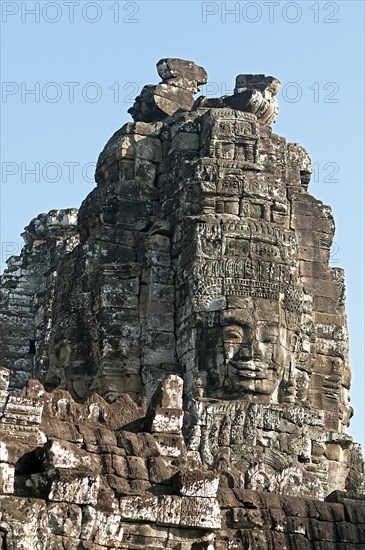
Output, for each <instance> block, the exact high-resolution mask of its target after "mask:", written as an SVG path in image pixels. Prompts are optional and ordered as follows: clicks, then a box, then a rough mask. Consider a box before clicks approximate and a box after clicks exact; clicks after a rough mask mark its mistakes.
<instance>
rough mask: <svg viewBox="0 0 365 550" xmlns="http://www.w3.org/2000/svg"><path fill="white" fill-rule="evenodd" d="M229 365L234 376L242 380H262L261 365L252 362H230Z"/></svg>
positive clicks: (263, 376) (263, 375)
mask: <svg viewBox="0 0 365 550" xmlns="http://www.w3.org/2000/svg"><path fill="white" fill-rule="evenodd" d="M230 365H231V367H232V368H233V370H234V371H235V374H236V376H238V378H241V379H243V380H252V379H263V378H265V374H263V369H262V365H261V364H260V363H255V362H254V361H247V362H244V361H230Z"/></svg>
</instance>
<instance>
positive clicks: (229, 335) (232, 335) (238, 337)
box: [224, 328, 243, 343]
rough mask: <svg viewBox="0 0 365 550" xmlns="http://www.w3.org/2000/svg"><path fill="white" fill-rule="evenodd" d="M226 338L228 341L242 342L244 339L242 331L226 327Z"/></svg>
mask: <svg viewBox="0 0 365 550" xmlns="http://www.w3.org/2000/svg"><path fill="white" fill-rule="evenodd" d="M224 339H225V340H226V341H227V342H238V343H241V342H242V339H243V334H242V331H241V330H239V329H234V328H226V329H225V331H224Z"/></svg>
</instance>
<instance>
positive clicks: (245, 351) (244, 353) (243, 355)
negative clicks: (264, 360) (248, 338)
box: [237, 342, 253, 361]
mask: <svg viewBox="0 0 365 550" xmlns="http://www.w3.org/2000/svg"><path fill="white" fill-rule="evenodd" d="M237 355H238V356H239V358H240V359H245V360H246V361H247V360H249V359H252V357H253V348H252V344H251V342H247V344H242V345H241V347H240V349H239V351H238V354H237Z"/></svg>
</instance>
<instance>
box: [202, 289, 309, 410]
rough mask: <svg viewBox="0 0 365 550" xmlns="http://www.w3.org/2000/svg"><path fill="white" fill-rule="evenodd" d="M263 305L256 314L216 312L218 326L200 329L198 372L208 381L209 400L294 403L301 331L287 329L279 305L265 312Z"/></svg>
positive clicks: (285, 319) (283, 311)
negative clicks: (295, 371) (294, 379)
mask: <svg viewBox="0 0 365 550" xmlns="http://www.w3.org/2000/svg"><path fill="white" fill-rule="evenodd" d="M264 302H266V300H265V301H264V300H259V301H258V302H256V307H255V309H251V308H247V309H244V308H242V309H235V310H229V309H228V310H225V311H221V312H219V314H218V312H217V313H215V315H214V320H213V322H212V321H210V325H215V326H207V325H206V326H204V327H201V330H200V348H201V353H200V367H199V368H200V371H203V372H204V371H205V373H206V376H207V380H206V388H207V389H206V393H207V395H208V396H211V397H217V398H225V399H245V398H247V399H250V400H252V399H254V400H257V401H261V400H262V401H263V402H267V401H274V402H277V401H279V400H282V398H283V397H284V399H283V400H285V401H291V400H292V399H291V397H292V392H293V382H292V380H291V377H292V374H293V370H294V366H295V364H296V360H297V357H296V355H297V353H296V345H295V343H296V341H297V338H298V332H299V326H298V327H293V326H292V325H291V326H290V328H288V326H287V313H286V312H285V310H283V309H282V308H281V307H280V305H279V303H276V304H269V307H268V308H265V307H263V308H262V309H260V303H261V304H264ZM211 317H212V315H211ZM265 317H266V319H265ZM283 392H284V393H285V395H284V396H283ZM255 396H256V398H255Z"/></svg>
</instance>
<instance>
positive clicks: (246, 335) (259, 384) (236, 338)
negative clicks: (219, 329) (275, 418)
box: [223, 319, 285, 396]
mask: <svg viewBox="0 0 365 550" xmlns="http://www.w3.org/2000/svg"><path fill="white" fill-rule="evenodd" d="M225 322H226V323H227V324H225V325H224V326H223V347H224V354H225V361H226V365H227V380H226V383H225V385H226V386H227V388H229V389H231V390H233V391H234V392H239V393H241V392H242V391H244V392H245V393H249V394H262V395H269V396H271V395H272V394H273V393H274V391H275V390H276V389H277V387H278V385H279V382H280V379H281V377H282V374H283V370H284V359H285V348H284V346H283V342H282V340H285V335H284V332H285V329H284V328H282V327H280V326H279V323H278V322H275V321H262V322H260V323H250V324H242V323H239V321H237V320H235V319H232V320H227V321H225Z"/></svg>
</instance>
